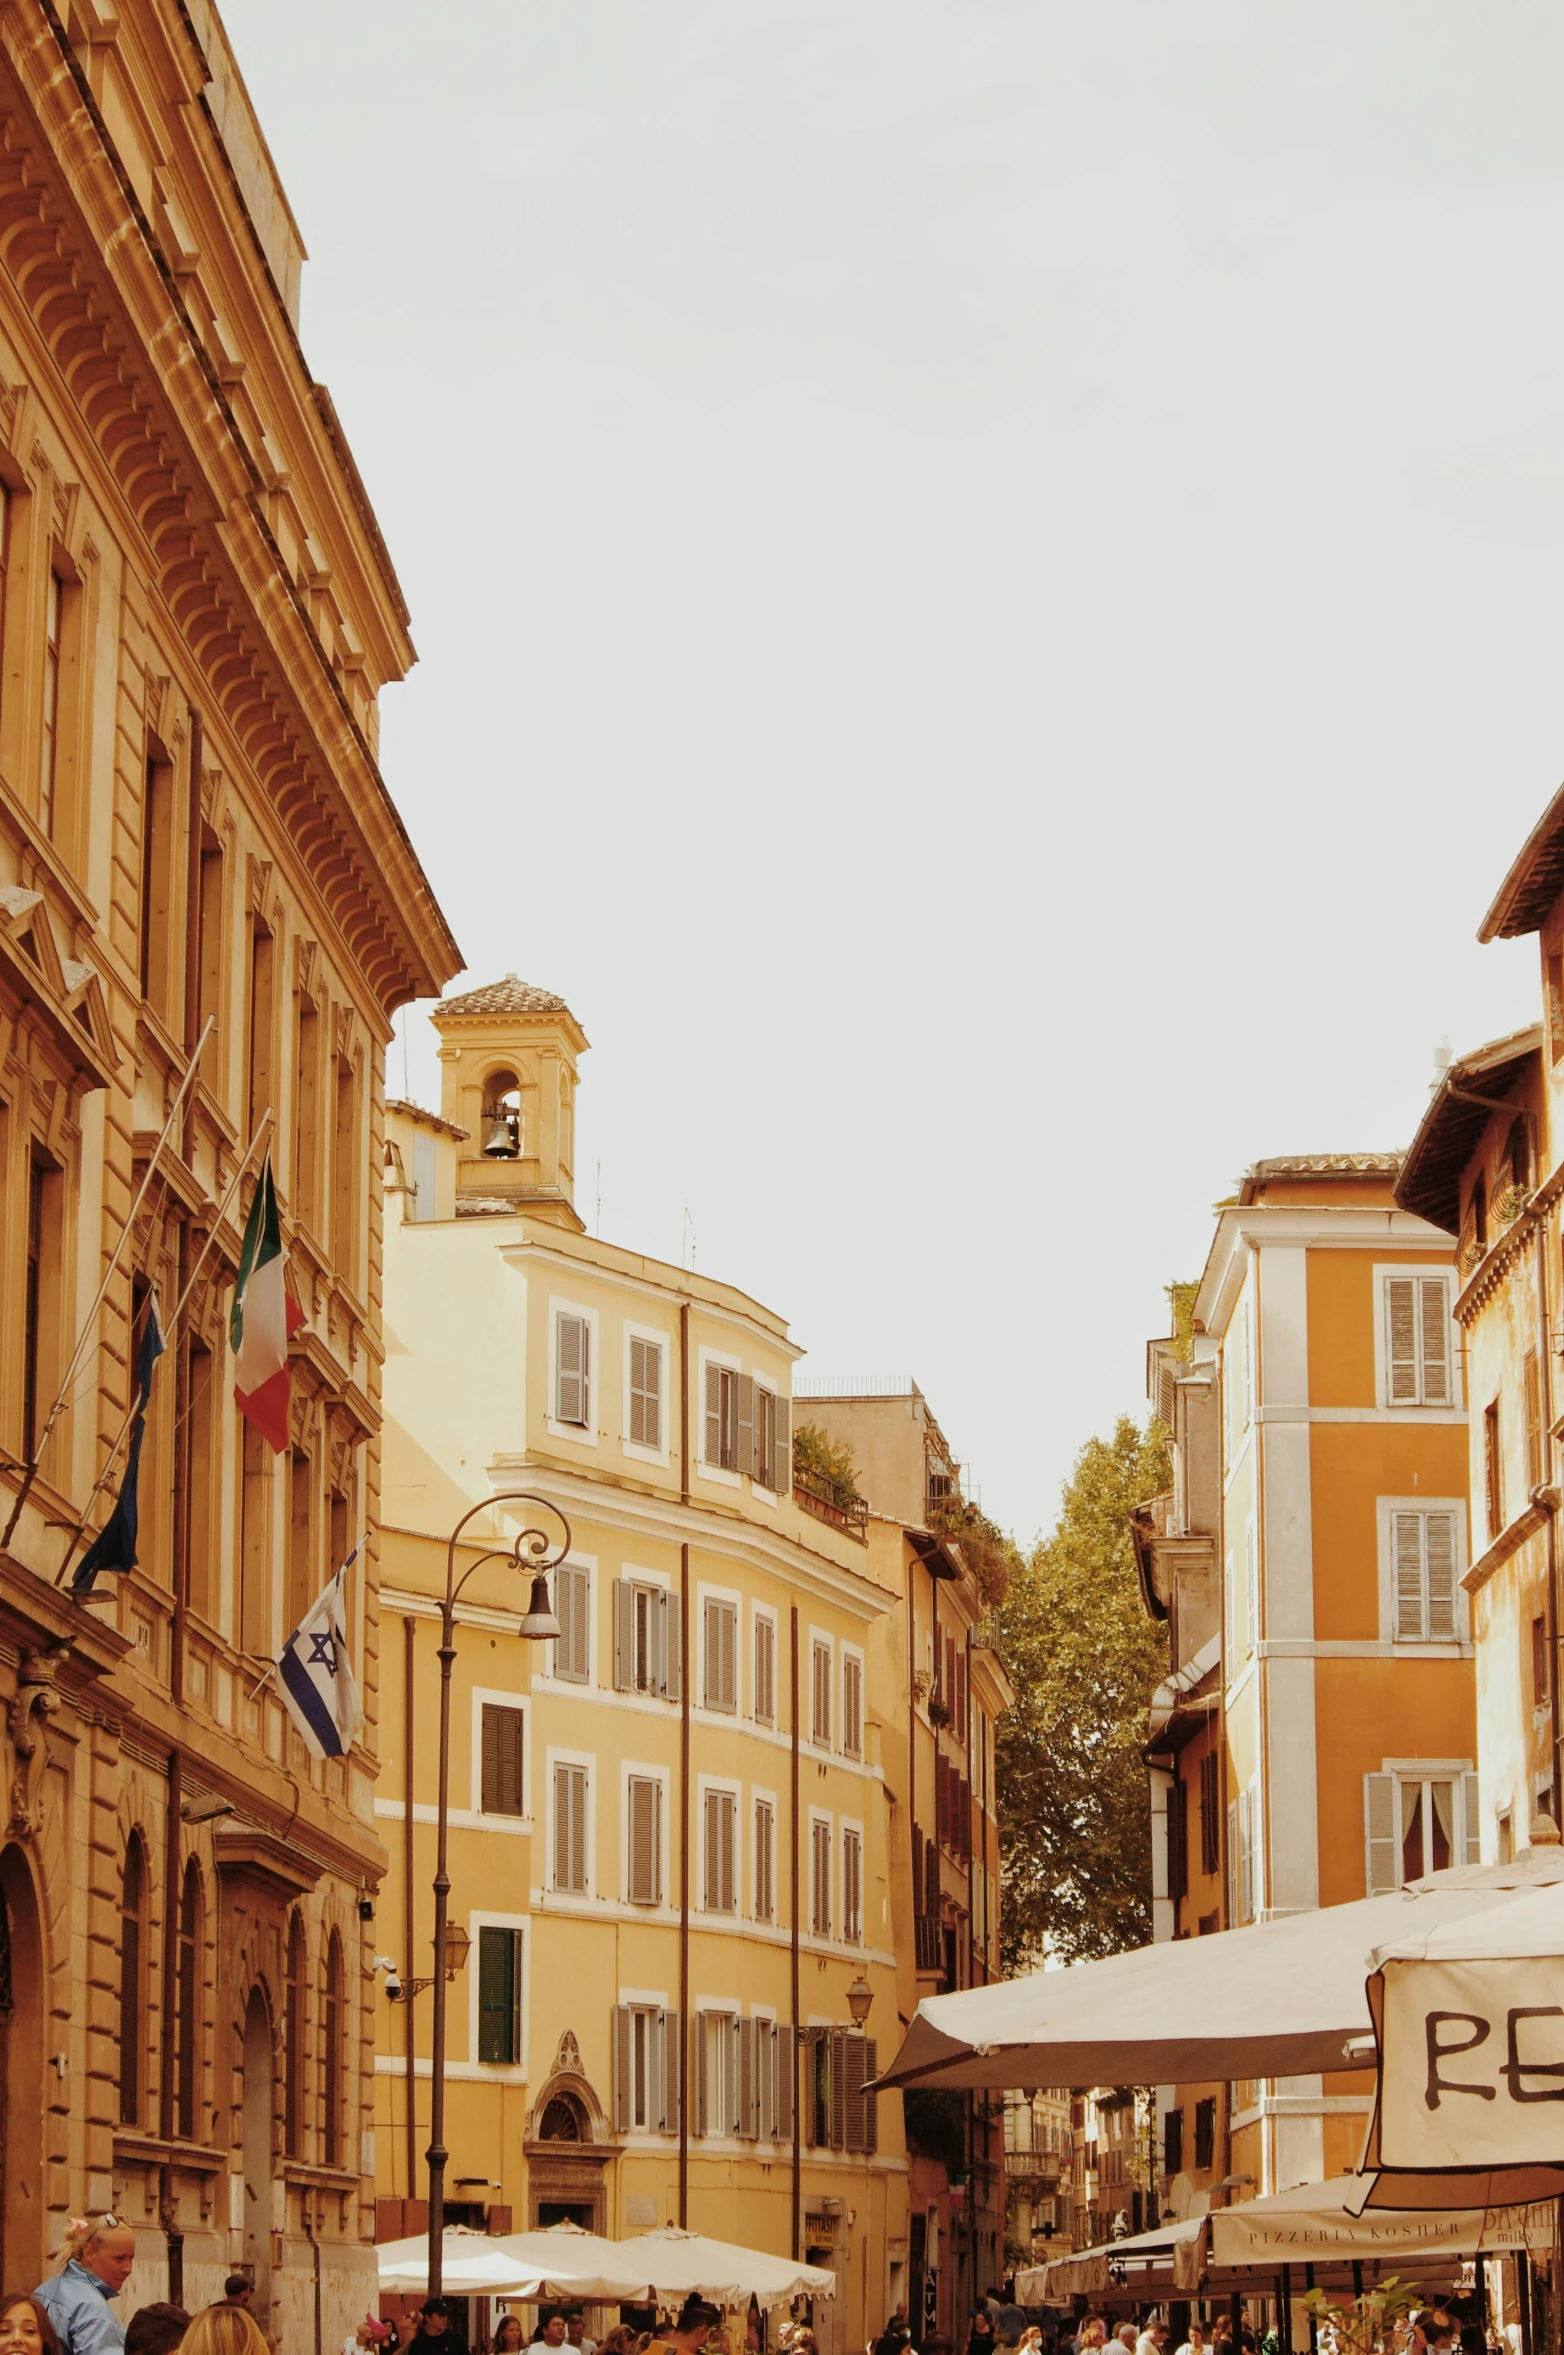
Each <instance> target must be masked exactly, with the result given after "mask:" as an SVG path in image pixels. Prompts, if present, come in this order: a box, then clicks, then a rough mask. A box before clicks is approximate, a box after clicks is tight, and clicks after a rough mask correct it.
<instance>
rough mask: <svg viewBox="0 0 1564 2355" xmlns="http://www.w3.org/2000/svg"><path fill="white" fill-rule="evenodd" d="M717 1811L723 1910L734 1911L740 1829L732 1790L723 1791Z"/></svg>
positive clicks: (735, 1800) (735, 1907) (735, 1905)
mask: <svg viewBox="0 0 1564 2355" xmlns="http://www.w3.org/2000/svg"><path fill="white" fill-rule="evenodd" d="M717 1812H718V1838H719V1845H720V1848H721V1852H722V1854H721V1863H722V1879H721V1887H722V1910H723V1912H724V1913H734V1912H736V1911H737V1908H738V1889H737V1886H736V1883H737V1879H738V1873H737V1861H738V1860H737V1858H736V1856H735V1854H734V1849H735V1847H736V1845H737V1842H736V1839H735V1833H736V1832H737V1829H738V1812H739V1803H738V1801H737V1799H736V1798H735V1797H734V1796H733V1794H732V1792H731V1791H726V1792H724V1793H723V1798H722V1805H721V1807H720V1808H719V1809H718V1811H717Z"/></svg>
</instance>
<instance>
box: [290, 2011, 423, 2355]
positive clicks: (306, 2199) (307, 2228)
mask: <svg viewBox="0 0 1564 2355" xmlns="http://www.w3.org/2000/svg"><path fill="white" fill-rule="evenodd" d="M407 2008H408V2010H409V2011H411V2010H412V2008H413V1999H412V1997H411V1996H409V1997H408V1999H407ZM310 2204H311V2194H310V2192H309V2190H308V2189H307V2188H306V2190H305V2191H304V2193H303V2195H302V2197H301V2199H300V2202H299V2214H300V2217H301V2219H302V2221H303V2225H304V2237H305V2239H306V2240H307V2241H308V2242H309V2244H310V2256H311V2259H312V2262H313V2267H314V2274H315V2355H323V2351H322V2348H321V2341H320V2243H319V2241H318V2240H317V2239H316V2238H315V2227H314V2226H313V2225H312V2224H311V2222H310Z"/></svg>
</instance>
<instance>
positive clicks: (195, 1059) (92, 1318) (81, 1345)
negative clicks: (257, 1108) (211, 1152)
mask: <svg viewBox="0 0 1564 2355" xmlns="http://www.w3.org/2000/svg"><path fill="white" fill-rule="evenodd" d="M216 1027H217V1017H216V1015H215V1014H209V1015H208V1016H207V1022H206V1028H205V1029H204V1030H203V1031H202V1033H201V1036H200V1037H199V1038H198V1039H197V1040H196V1043H195V1051H194V1053H193V1054H192V1055H191V1057H190V1063H189V1067H188V1069H187V1070H186V1072H185V1076H184V1078H183V1079H182V1080H181V1081H180V1083H179V1093H178V1095H177V1096H176V1097H175V1098H174V1101H173V1104H172V1105H171V1106H170V1108H169V1115H168V1118H167V1119H166V1120H165V1121H164V1123H163V1133H162V1135H161V1136H160V1137H159V1138H158V1141H157V1144H156V1147H155V1148H154V1150H153V1152H152V1154H151V1156H150V1157H149V1159H148V1162H147V1174H146V1176H145V1177H144V1178H143V1179H142V1181H141V1186H140V1189H139V1191H138V1193H137V1195H136V1199H135V1201H134V1202H133V1203H132V1204H131V1206H130V1216H129V1217H128V1218H127V1219H126V1221H125V1225H124V1228H123V1230H122V1232H121V1234H120V1239H119V1241H118V1242H117V1243H116V1244H115V1246H114V1253H113V1256H112V1258H111V1259H110V1261H109V1264H108V1266H107V1267H106V1268H105V1270H104V1273H103V1281H102V1283H101V1284H100V1285H99V1286H98V1297H97V1298H96V1300H95V1301H94V1302H93V1304H92V1306H91V1308H89V1309H88V1311H87V1318H86V1322H85V1323H84V1324H83V1326H82V1329H81V1334H80V1337H79V1338H78V1340H77V1343H76V1347H75V1348H74V1349H73V1350H72V1352H71V1362H70V1364H69V1365H68V1366H67V1367H66V1369H65V1379H64V1381H63V1382H62V1383H61V1384H60V1391H59V1396H58V1397H57V1398H56V1400H55V1402H54V1404H53V1406H52V1407H50V1409H49V1415H48V1420H47V1421H46V1422H45V1424H44V1427H43V1435H42V1437H41V1438H40V1439H39V1440H38V1441H37V1443H36V1445H35V1446H34V1448H33V1458H32V1462H31V1463H30V1464H28V1465H27V1466H26V1467H25V1468H24V1470H23V1473H22V1485H21V1487H20V1488H19V1489H18V1490H17V1492H16V1499H15V1502H14V1503H13V1504H12V1506H11V1518H10V1519H9V1520H8V1521H7V1523H6V1525H5V1528H4V1530H3V1531H0V1553H3V1552H4V1551H5V1549H6V1547H7V1546H8V1545H9V1544H10V1542H11V1539H12V1538H13V1536H14V1535H15V1534H16V1524H17V1522H18V1521H20V1519H21V1517H22V1507H23V1505H25V1504H26V1502H27V1499H28V1496H29V1495H30V1493H31V1491H32V1485H33V1482H34V1481H35V1480H36V1479H37V1477H38V1467H39V1465H40V1464H41V1463H42V1462H43V1457H44V1450H45V1448H46V1447H47V1446H48V1444H49V1434H50V1432H51V1431H52V1430H53V1429H54V1426H55V1424H56V1422H57V1421H58V1419H59V1414H60V1409H61V1407H63V1406H64V1404H65V1401H66V1399H67V1398H68V1397H69V1395H70V1388H71V1384H72V1383H73V1382H74V1381H75V1379H76V1374H77V1369H78V1367H79V1366H80V1364H81V1361H82V1358H83V1357H84V1355H85V1354H86V1349H87V1344H88V1342H89V1341H90V1340H91V1338H92V1329H93V1326H94V1325H95V1324H96V1322H97V1317H98V1311H99V1309H100V1308H101V1307H102V1306H103V1303H104V1301H105V1300H106V1299H107V1298H108V1290H109V1286H110V1284H112V1283H113V1281H114V1271H115V1269H116V1268H117V1267H118V1266H119V1263H120V1255H121V1253H122V1252H123V1251H124V1248H125V1246H126V1244H127V1243H128V1242H129V1241H130V1238H131V1236H132V1234H133V1233H134V1232H135V1226H136V1220H137V1218H138V1217H139V1216H140V1213H141V1205H142V1203H143V1202H144V1201H145V1200H146V1198H147V1189H148V1187H149V1186H150V1185H151V1183H152V1180H153V1178H154V1177H155V1175H156V1174H157V1165H158V1162H159V1160H160V1159H161V1158H162V1153H163V1147H164V1146H165V1145H166V1144H167V1143H168V1139H169V1132H170V1131H171V1129H172V1128H173V1125H174V1123H175V1121H176V1120H177V1119H178V1118H179V1108H180V1106H181V1105H182V1104H183V1102H184V1100H185V1097H186V1095H187V1094H188V1093H189V1090H190V1083H191V1081H192V1080H193V1079H194V1078H195V1075H196V1065H197V1064H198V1063H199V1062H200V1060H201V1050H202V1049H203V1047H204V1046H205V1045H206V1042H207V1040H208V1039H209V1038H210V1037H211V1035H212V1032H213V1031H214V1030H215V1029H216ZM94 1494H96V1491H94ZM56 1584H58V1581H56Z"/></svg>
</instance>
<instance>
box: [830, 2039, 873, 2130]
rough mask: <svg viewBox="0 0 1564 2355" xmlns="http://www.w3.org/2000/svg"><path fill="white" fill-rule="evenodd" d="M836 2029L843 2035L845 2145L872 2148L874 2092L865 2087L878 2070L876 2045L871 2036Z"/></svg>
mask: <svg viewBox="0 0 1564 2355" xmlns="http://www.w3.org/2000/svg"><path fill="white" fill-rule="evenodd" d="M838 2033H839V2034H841V2036H842V2079H843V2108H844V2130H845V2131H844V2147H845V2148H846V2149H848V2150H850V2151H864V2152H871V2151H873V2150H874V2149H875V2148H876V2147H877V2144H878V2136H877V2134H876V2131H875V2127H876V2120H875V2106H876V2101H877V2096H876V2095H874V2094H872V2093H865V2091H864V2087H865V2085H866V2084H867V2083H868V2081H869V2079H870V2078H871V2077H873V2076H875V2075H877V2073H878V2068H879V2059H878V2055H879V2047H878V2045H877V2044H876V2042H875V2040H874V2038H873V2037H872V2036H858V2035H854V2034H853V2033H852V2032H851V2031H849V2030H841V2031H838Z"/></svg>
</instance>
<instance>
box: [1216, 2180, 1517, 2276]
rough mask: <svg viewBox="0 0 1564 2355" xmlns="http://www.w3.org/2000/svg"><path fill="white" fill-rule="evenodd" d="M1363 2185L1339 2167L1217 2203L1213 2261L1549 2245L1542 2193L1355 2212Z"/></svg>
mask: <svg viewBox="0 0 1564 2355" xmlns="http://www.w3.org/2000/svg"><path fill="white" fill-rule="evenodd" d="M1361 2186H1362V2178H1361V2177H1360V2176H1356V2175H1337V2176H1335V2177H1333V2178H1332V2180H1331V2181H1330V2182H1329V2183H1306V2184H1301V2185H1299V2186H1298V2188H1297V2189H1296V2190H1294V2191H1283V2192H1275V2193H1273V2194H1272V2195H1271V2196H1270V2197H1269V2198H1268V2199H1263V2200H1245V2201H1243V2202H1242V2203H1241V2204H1240V2205H1239V2206H1238V2207H1236V2208H1214V2209H1213V2210H1212V2212H1211V2218H1210V2223H1211V2262H1212V2264H1213V2266H1230V2265H1266V2266H1270V2267H1273V2268H1274V2267H1275V2266H1277V2265H1308V2264H1312V2263H1319V2262H1322V2261H1323V2262H1327V2263H1328V2262H1329V2261H1330V2260H1332V2259H1337V2260H1340V2259H1359V2258H1370V2257H1378V2258H1382V2259H1394V2260H1395V2261H1396V2262H1397V2263H1401V2262H1408V2263H1410V2262H1412V2261H1414V2260H1416V2259H1417V2258H1418V2257H1437V2256H1472V2255H1475V2254H1476V2253H1477V2252H1478V2251H1480V2250H1485V2249H1521V2248H1528V2249H1531V2250H1532V2251H1534V2252H1535V2253H1536V2254H1537V2255H1540V2256H1545V2255H1546V2254H1547V2252H1548V2251H1549V2250H1550V2249H1551V2248H1552V2246H1553V2238H1554V2217H1555V2213H1556V2211H1555V2210H1554V2209H1553V2208H1552V2207H1551V2206H1550V2205H1549V2204H1548V2203H1547V2202H1546V2201H1543V2202H1540V2203H1538V2204H1537V2205H1536V2206H1532V2207H1515V2206H1504V2207H1497V2208H1483V2207H1472V2206H1463V2207H1460V2208H1446V2209H1444V2210H1441V2211H1431V2210H1415V2209H1414V2210H1409V2209H1374V2210H1371V2211H1369V2212H1368V2213H1367V2214H1365V2215H1361V2216H1359V2215H1355V2214H1353V2212H1352V2209H1351V2206H1350V2205H1349V2203H1350V2202H1351V2201H1352V2199H1353V2197H1354V2194H1356V2193H1358V2192H1359V2191H1360V2190H1361Z"/></svg>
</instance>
